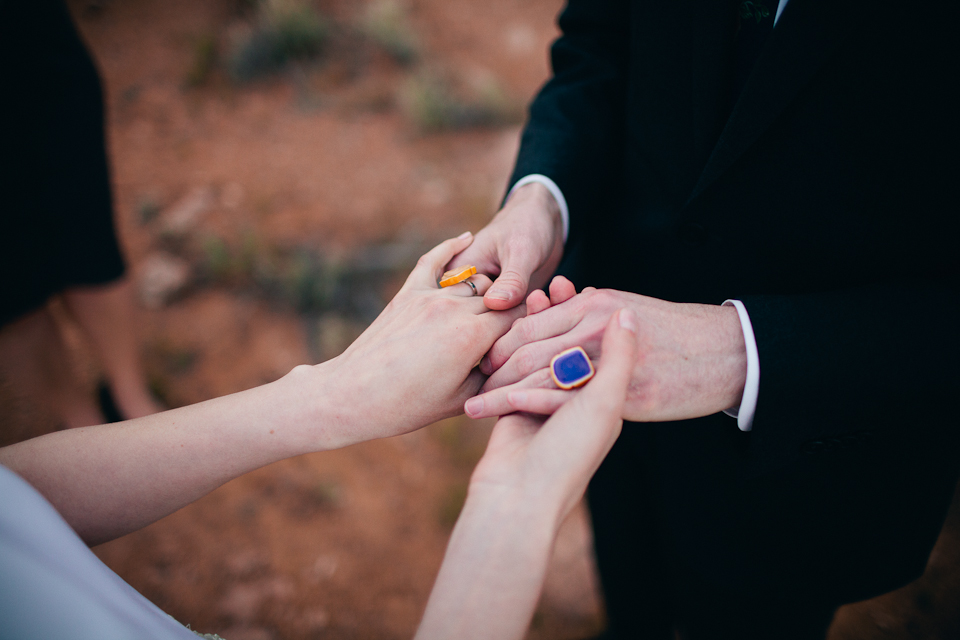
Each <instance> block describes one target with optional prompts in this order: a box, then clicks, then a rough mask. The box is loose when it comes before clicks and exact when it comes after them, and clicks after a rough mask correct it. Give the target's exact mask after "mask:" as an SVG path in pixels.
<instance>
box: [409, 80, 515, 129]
mask: <svg viewBox="0 0 960 640" xmlns="http://www.w3.org/2000/svg"><path fill="white" fill-rule="evenodd" d="M400 104H401V105H402V107H403V110H404V113H405V114H406V116H407V118H408V120H410V122H411V123H412V124H413V125H414V126H415V127H416V128H417V129H418V130H419V131H421V132H423V133H434V132H439V131H457V130H462V129H472V128H479V127H499V126H504V125H508V124H516V123H518V122H520V120H521V118H522V110H521V108H520V107H519V106H518V104H517V103H516V102H515V101H513V100H511V99H509V98H508V97H507V95H506V93H505V92H504V91H503V88H502V87H501V86H500V85H499V84H498V83H497V82H496V80H494V79H492V78H491V79H489V80H486V81H484V82H483V83H481V84H480V86H478V87H474V88H473V89H472V90H471V89H466V88H459V87H457V86H456V85H455V84H454V83H453V82H452V81H450V80H448V79H446V78H445V77H444V76H442V75H439V74H436V73H431V72H423V73H419V74H417V75H415V76H413V77H412V78H410V80H409V81H408V82H407V84H406V85H405V86H404V88H403V92H402V95H401V99H400Z"/></svg>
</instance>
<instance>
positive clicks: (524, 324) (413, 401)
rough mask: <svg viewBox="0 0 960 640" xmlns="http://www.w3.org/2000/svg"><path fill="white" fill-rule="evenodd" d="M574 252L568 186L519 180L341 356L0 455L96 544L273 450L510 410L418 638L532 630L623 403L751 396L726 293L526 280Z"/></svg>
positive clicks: (637, 414)
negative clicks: (580, 360)
mask: <svg viewBox="0 0 960 640" xmlns="http://www.w3.org/2000/svg"><path fill="white" fill-rule="evenodd" d="M562 253H563V238H562V223H561V219H560V216H559V211H558V209H557V207H556V202H555V201H553V199H552V196H550V195H549V192H547V191H546V190H545V189H544V188H543V187H542V186H541V185H538V184H530V185H527V186H524V187H522V188H521V189H518V190H517V191H516V192H515V193H514V194H513V195H512V196H511V198H510V199H509V201H508V202H507V204H506V205H505V206H504V208H503V209H502V210H501V211H500V212H499V213H498V214H497V216H496V217H495V218H494V220H493V221H492V222H491V223H490V224H489V225H488V226H487V227H486V228H484V229H483V230H482V231H480V232H479V233H478V234H477V236H476V237H474V236H473V235H471V234H470V233H465V234H463V235H461V236H459V237H457V238H454V239H451V240H447V241H445V242H443V243H441V244H440V245H438V246H437V247H435V248H434V249H432V250H431V251H430V252H428V253H427V254H425V255H424V256H422V257H421V258H420V261H419V262H418V264H417V266H416V268H414V270H413V271H412V273H411V274H410V276H409V277H408V278H407V281H406V282H405V283H404V285H403V287H402V288H401V290H400V291H399V292H398V293H397V295H396V296H395V297H394V299H393V300H392V301H391V302H390V303H389V304H388V305H387V307H386V309H384V311H383V312H382V313H381V314H380V316H379V317H378V318H377V319H376V320H375V321H374V322H373V324H371V326H370V327H369V328H368V329H367V330H366V331H365V332H364V333H363V334H362V335H361V336H360V337H359V338H358V339H357V340H356V341H355V342H354V343H353V344H352V345H350V347H348V348H347V349H346V350H345V351H344V352H343V353H342V354H341V355H339V356H337V357H336V358H333V359H331V360H328V361H326V362H323V363H321V364H318V365H312V366H309V365H301V366H298V367H295V368H294V369H293V370H292V371H291V372H290V373H288V374H287V375H285V376H283V377H282V378H280V379H279V380H277V381H275V382H271V383H269V384H265V385H263V386H260V387H256V388H253V389H249V390H247V391H242V392H239V393H235V394H233V395H230V396H224V397H222V398H216V399H213V400H208V401H206V402H202V403H199V404H195V405H191V406H188V407H182V408H179V409H174V410H171V411H166V412H163V413H159V414H155V415H151V416H147V417H145V418H139V419H136V420H129V421H126V422H121V423H115V424H109V425H99V426H94V427H84V428H80V429H71V430H67V431H60V432H56V433H51V434H47V435H44V436H40V437H38V438H33V439H32V440H28V441H25V442H21V443H18V444H15V445H11V446H9V447H5V448H3V449H0V464H3V465H5V466H7V467H8V468H10V469H12V470H13V471H15V472H16V473H18V474H19V475H20V476H21V477H23V478H24V479H25V480H27V482H29V483H30V484H31V485H33V487H34V488H36V489H37V490H38V491H39V492H40V493H41V494H42V495H43V496H44V497H45V498H46V499H47V500H48V501H49V502H50V503H52V504H53V506H54V507H55V508H56V509H57V511H59V512H60V514H61V515H62V516H63V517H64V519H65V520H66V521H67V523H68V524H69V525H70V526H71V527H72V528H73V530H74V531H75V532H76V533H77V534H78V535H79V536H80V537H81V538H82V539H83V540H84V541H85V542H87V543H88V544H98V543H101V542H105V541H107V540H111V539H113V538H116V537H119V536H122V535H125V534H127V533H130V532H132V531H135V530H137V529H140V528H142V527H144V526H146V525H148V524H150V523H151V522H154V521H156V520H158V519H160V518H162V517H164V516H166V515H168V514H170V513H172V512H174V511H176V510H177V509H179V508H181V507H183V506H185V505H187V504H189V503H191V502H193V501H194V500H197V499H198V498H200V497H202V496H204V495H206V494H207V493H209V492H210V491H212V490H213V489H215V488H217V487H219V486H220V485H222V484H224V483H225V482H227V481H229V480H231V479H233V478H236V477H238V476H240V475H242V474H244V473H247V472H249V471H252V470H254V469H257V468H259V467H262V466H264V465H267V464H270V463H272V462H276V461H278V460H282V459H285V458H289V457H292V456H295V455H300V454H304V453H309V452H316V451H323V450H330V449H336V448H340V447H344V446H348V445H350V444H355V443H358V442H363V441H365V440H372V439H375V438H383V437H389V436H394V435H400V434H404V433H408V432H410V431H413V430H415V429H419V428H421V427H423V426H426V425H428V424H431V423H433V422H436V421H438V420H441V419H443V418H447V417H450V416H453V415H457V414H459V413H460V412H461V411H466V412H467V414H468V415H470V416H472V417H476V418H479V417H486V416H503V417H502V418H501V419H500V420H499V421H498V422H497V424H496V426H495V427H494V429H493V432H492V434H491V437H490V442H489V444H488V446H487V451H486V453H485V454H484V456H483V458H482V459H481V460H480V462H479V463H478V465H477V467H476V469H475V470H474V473H473V476H472V478H471V482H470V487H469V491H468V496H467V501H466V504H465V505H464V509H463V511H462V513H461V517H460V518H459V520H458V521H457V524H456V526H455V527H454V531H453V534H452V536H451V540H450V545H449V547H448V548H447V553H446V556H445V558H444V562H443V565H442V566H441V569H440V573H439V576H438V578H437V583H436V585H435V587H434V590H433V592H432V594H431V597H430V600H429V602H428V604H427V608H426V612H425V614H424V618H423V621H422V623H421V627H420V630H419V632H418V636H417V637H418V638H449V637H458V638H513V637H515V638H521V637H523V635H524V633H525V630H526V627H527V625H528V624H529V621H530V618H531V616H532V615H533V611H534V609H535V607H536V603H537V599H538V597H539V592H540V588H541V586H542V583H543V579H544V576H545V574H546V569H547V564H548V561H549V557H550V551H551V548H552V543H553V540H554V537H555V536H556V533H557V531H558V530H559V527H560V523H561V522H562V521H563V519H564V518H565V516H566V515H567V513H569V511H570V510H571V509H572V508H573V506H574V505H575V504H576V503H577V501H579V499H580V498H581V496H582V495H583V493H584V491H585V489H586V486H587V483H588V482H589V480H590V478H591V477H592V476H593V474H594V472H595V471H596V470H597V468H598V467H599V465H600V463H601V462H602V460H603V458H604V457H605V456H606V455H607V453H608V452H609V450H610V448H611V447H612V446H613V444H614V442H615V441H616V439H617V437H618V436H619V433H620V430H621V428H622V420H624V419H629V420H634V421H654V420H657V421H662V420H671V419H681V418H686V417H695V416H698V415H707V414H710V413H715V412H717V411H720V410H723V409H725V408H728V407H731V406H733V405H734V404H735V403H736V402H739V394H740V393H742V389H743V379H744V375H745V373H743V371H744V370H745V356H744V355H743V353H742V352H743V349H744V347H743V337H742V333H741V330H740V325H739V320H738V317H737V313H736V311H735V310H734V309H732V308H730V307H716V306H712V305H694V304H674V303H669V302H665V301H662V300H656V299H653V298H648V297H644V296H641V295H637V294H632V293H625V292H619V291H610V290H595V289H592V288H587V289H584V290H583V291H582V292H581V293H579V294H577V293H576V292H575V290H574V287H573V284H571V283H570V282H569V281H567V280H565V279H563V278H556V279H554V280H553V282H552V283H551V284H550V287H549V295H547V294H545V293H544V292H543V291H540V290H534V291H533V292H532V293H530V294H529V296H528V295H527V292H528V289H531V288H533V289H536V287H539V286H542V285H543V284H545V283H546V280H547V278H549V276H550V275H551V274H552V273H553V272H554V270H555V269H556V267H557V264H558V263H559V260H560V256H561V254H562ZM467 264H471V265H475V266H476V267H477V269H478V274H477V275H475V276H473V278H472V282H473V286H468V285H463V284H457V285H453V286H450V287H446V288H442V289H441V288H439V287H438V284H437V283H438V278H439V277H440V275H441V274H442V273H443V272H444V271H445V270H446V269H449V268H452V267H457V266H461V265H467ZM485 274H489V275H494V276H495V277H496V280H495V281H491V279H490V277H489V275H485ZM474 287H475V288H476V290H474ZM524 300H525V301H526V305H523V304H521V303H523V302H524ZM572 346H581V347H583V348H584V350H585V351H586V352H587V353H588V354H589V356H590V357H591V359H592V360H593V361H594V362H595V363H596V364H597V374H596V376H595V377H594V378H593V379H591V380H590V381H589V382H588V383H587V384H586V386H584V387H582V388H580V389H577V390H573V391H563V390H560V389H559V388H557V387H556V386H555V385H554V383H553V381H552V378H551V377H550V375H549V370H548V368H547V367H548V364H549V362H550V360H551V358H552V357H553V356H554V355H555V354H557V353H559V352H560V351H563V350H565V349H567V348H569V347H572ZM478 362H479V363H480V364H479V366H476V365H477V363H478ZM545 416H550V417H549V419H547V418H546V417H545Z"/></svg>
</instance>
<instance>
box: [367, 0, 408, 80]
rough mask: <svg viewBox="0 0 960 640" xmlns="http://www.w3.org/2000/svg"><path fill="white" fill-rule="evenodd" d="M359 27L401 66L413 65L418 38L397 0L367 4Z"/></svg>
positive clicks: (402, 6)
mask: <svg viewBox="0 0 960 640" xmlns="http://www.w3.org/2000/svg"><path fill="white" fill-rule="evenodd" d="M360 30H361V32H362V33H363V34H364V35H365V36H366V37H367V38H369V39H370V40H371V41H372V42H373V43H374V44H376V45H377V46H378V47H380V48H381V49H383V50H384V51H385V52H386V53H387V54H388V55H389V56H390V57H391V58H393V59H394V60H396V61H397V62H398V63H400V64H402V65H409V64H413V63H414V62H415V61H416V59H417V57H418V55H419V44H418V39H417V36H416V34H415V33H414V31H413V29H412V28H411V27H410V23H409V20H408V18H407V10H406V7H405V6H404V5H403V4H401V3H400V2H398V1H397V0H375V1H374V2H371V3H369V4H368V5H367V10H366V12H365V15H364V17H363V20H362V21H361V23H360Z"/></svg>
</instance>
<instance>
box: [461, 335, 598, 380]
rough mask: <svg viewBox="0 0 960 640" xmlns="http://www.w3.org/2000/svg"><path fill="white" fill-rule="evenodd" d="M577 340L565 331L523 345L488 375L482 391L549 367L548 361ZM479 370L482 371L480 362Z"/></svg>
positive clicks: (577, 340) (574, 344)
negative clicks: (552, 336)
mask: <svg viewBox="0 0 960 640" xmlns="http://www.w3.org/2000/svg"><path fill="white" fill-rule="evenodd" d="M579 340H580V337H579V336H577V335H573V334H572V333H570V332H565V333H563V334H561V335H559V336H556V337H554V338H548V339H546V340H539V341H537V342H531V343H530V344H525V345H523V346H522V347H520V348H519V349H517V351H516V352H515V353H514V354H513V355H512V356H511V357H510V359H509V360H507V362H506V364H504V365H503V366H502V367H500V368H499V369H497V370H496V371H495V372H494V373H493V375H491V376H490V378H489V379H488V380H487V382H486V384H484V385H483V391H484V392H487V391H493V390H494V389H499V388H501V387H505V386H507V385H511V384H514V383H515V382H518V381H519V380H523V379H524V378H526V377H527V376H529V375H530V374H531V373H533V372H534V371H537V370H539V369H543V368H546V367H549V366H550V361H551V360H552V359H553V357H554V356H555V355H557V354H558V353H560V352H561V351H564V350H566V349H569V348H570V347H576V346H577V345H578V344H579ZM480 370H481V371H483V363H482V362H481V365H480Z"/></svg>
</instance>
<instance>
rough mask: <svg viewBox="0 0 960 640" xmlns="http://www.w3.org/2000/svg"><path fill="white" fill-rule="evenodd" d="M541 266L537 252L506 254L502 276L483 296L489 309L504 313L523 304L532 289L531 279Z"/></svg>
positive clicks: (501, 266)
mask: <svg viewBox="0 0 960 640" xmlns="http://www.w3.org/2000/svg"><path fill="white" fill-rule="evenodd" d="M531 249H532V247H531ZM539 266H540V265H539V264H538V263H537V258H536V252H535V251H532V250H520V251H510V252H508V253H505V255H503V256H502V257H501V261H500V275H499V276H497V279H496V280H494V281H493V284H492V285H491V286H490V288H489V289H487V293H486V294H484V296H483V301H484V303H485V304H486V305H487V308H488V309H492V310H495V311H502V310H504V309H512V308H513V307H515V306H517V305H518V304H520V303H521V302H523V301H524V299H525V298H526V297H527V289H529V288H530V277H531V276H532V275H533V272H534V271H536V270H537V268H538V267H539Z"/></svg>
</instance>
